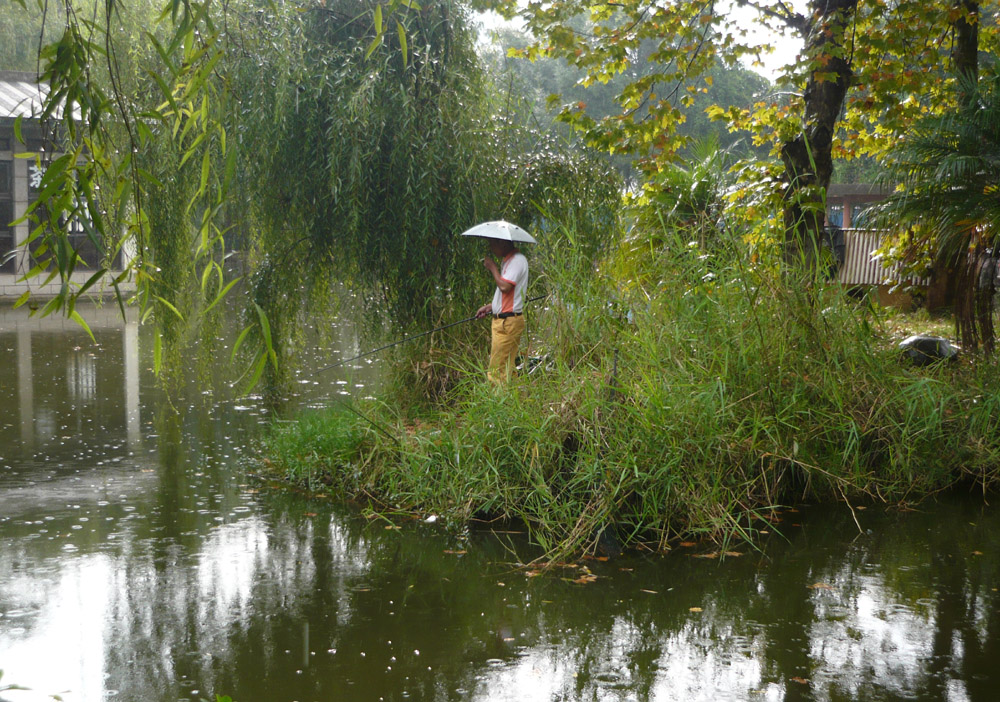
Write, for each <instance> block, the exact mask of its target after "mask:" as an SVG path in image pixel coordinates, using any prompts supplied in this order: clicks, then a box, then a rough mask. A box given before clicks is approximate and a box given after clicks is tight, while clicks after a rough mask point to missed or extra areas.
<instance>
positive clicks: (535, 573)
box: [524, 570, 542, 578]
mask: <svg viewBox="0 0 1000 702" xmlns="http://www.w3.org/2000/svg"><path fill="white" fill-rule="evenodd" d="M541 574H542V571H540V570H526V571H524V575H525V577H527V578H536V577H538V576H539V575H541Z"/></svg>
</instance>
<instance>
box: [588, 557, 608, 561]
mask: <svg viewBox="0 0 1000 702" xmlns="http://www.w3.org/2000/svg"><path fill="white" fill-rule="evenodd" d="M583 560H585V561H602V562H603V561H606V560H608V557H607V556H584V557H583Z"/></svg>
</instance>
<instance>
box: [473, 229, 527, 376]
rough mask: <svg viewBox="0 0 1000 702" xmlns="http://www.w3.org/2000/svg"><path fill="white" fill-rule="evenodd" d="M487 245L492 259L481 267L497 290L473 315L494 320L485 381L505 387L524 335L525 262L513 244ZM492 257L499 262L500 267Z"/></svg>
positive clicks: (490, 240) (492, 242) (500, 241)
mask: <svg viewBox="0 0 1000 702" xmlns="http://www.w3.org/2000/svg"><path fill="white" fill-rule="evenodd" d="M504 224H506V223H504ZM509 226H510V227H513V226H514V225H509ZM518 229H520V228H518ZM521 231H523V230H521ZM525 235H526V236H527V233H525ZM486 244H487V246H488V247H489V250H490V253H491V254H492V256H486V257H485V258H484V259H483V266H485V267H486V270H488V271H489V272H490V275H492V276H493V281H494V282H495V283H496V285H497V289H496V292H494V293H493V301H492V302H489V303H487V304H485V305H483V306H482V307H480V308H479V309H478V310H477V311H476V319H482V318H483V317H486V316H489V315H492V316H493V323H492V329H491V332H492V334H491V339H492V343H491V347H490V365H489V370H488V372H487V377H488V378H489V379H490V381H491V382H493V383H504V382H506V381H507V380H508V379H509V378H510V375H511V372H512V371H513V369H514V361H515V359H516V358H517V347H518V344H519V343H520V341H521V335H522V334H523V333H524V316H523V315H524V292H525V290H526V289H527V287H528V259H527V258H525V256H524V254H522V253H521V252H520V250H518V248H517V247H516V246H514V243H513V241H509V240H505V239H495V238H487V239H486ZM494 257H495V258H497V259H499V260H500V265H499V266H498V265H497V263H496V261H495V260H494Z"/></svg>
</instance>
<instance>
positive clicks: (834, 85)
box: [480, 0, 997, 264]
mask: <svg viewBox="0 0 1000 702" xmlns="http://www.w3.org/2000/svg"><path fill="white" fill-rule="evenodd" d="M480 4H481V5H483V6H488V7H491V8H492V9H496V10H498V11H500V12H502V13H505V14H506V15H507V16H513V15H515V14H517V15H519V16H520V17H521V18H522V19H523V21H524V22H525V24H526V26H527V28H528V29H529V30H530V31H531V32H533V34H534V35H535V37H536V38H537V39H538V40H537V41H536V43H535V44H534V45H532V46H531V47H528V48H527V49H525V50H524V51H523V52H522V55H524V56H525V57H527V58H529V59H531V58H536V57H538V56H551V57H558V58H562V59H563V60H565V61H567V62H569V63H570V64H573V65H575V66H576V67H578V68H581V69H583V70H585V71H586V72H587V77H586V78H585V80H584V82H585V83H587V84H592V83H594V82H602V83H607V82H608V81H610V80H611V79H612V78H614V77H615V76H618V75H620V74H622V73H626V72H627V71H629V70H630V68H631V67H632V66H633V64H634V62H635V61H637V60H640V56H641V57H642V60H645V61H647V62H649V63H651V64H653V65H654V67H655V68H654V70H644V71H638V72H637V75H639V77H637V78H635V79H634V80H631V81H629V82H628V83H627V84H626V85H625V87H624V88H623V89H622V91H621V92H620V94H619V95H618V98H617V99H618V105H619V108H620V109H619V111H618V112H617V113H616V114H614V115H610V116H607V117H604V118H602V119H595V118H594V117H592V116H591V115H589V114H588V112H587V109H586V105H585V104H584V103H583V102H582V101H578V102H576V103H572V104H566V105H564V106H563V108H562V111H561V113H560V119H562V120H563V121H566V122H569V123H571V124H573V125H574V126H576V127H577V128H578V129H580V130H581V131H582V132H583V133H584V134H585V136H586V139H587V141H588V142H589V143H590V144H591V145H593V146H597V147H601V148H604V149H605V150H607V151H610V152H612V153H615V152H628V153H635V154H638V155H639V156H640V159H641V164H642V167H643V168H644V169H645V171H646V172H647V173H649V174H653V173H657V172H662V170H663V169H664V168H665V167H666V165H667V164H668V163H669V162H670V161H671V160H672V158H673V157H674V154H675V153H676V152H677V150H678V149H679V148H680V147H681V146H682V145H683V138H682V137H681V136H679V134H678V130H677V128H678V125H679V124H681V122H682V121H683V119H684V115H683V111H682V108H683V107H685V106H688V105H690V104H692V103H693V101H694V96H695V95H697V94H698V93H700V92H704V91H705V89H706V88H707V85H706V80H710V78H709V77H708V74H709V72H710V70H711V69H712V68H713V67H714V66H716V65H719V64H722V65H727V66H734V65H736V64H737V62H739V61H741V60H743V61H747V60H754V59H755V58H756V59H759V57H760V54H761V52H765V51H768V50H769V48H770V47H768V46H767V45H766V44H761V43H760V42H759V41H758V40H756V39H755V36H759V34H755V33H754V32H753V31H751V30H752V29H757V30H768V31H771V32H776V33H778V35H780V36H784V37H786V39H787V40H798V41H800V42H801V46H802V50H801V52H800V53H799V55H798V57H797V59H796V60H795V61H794V62H793V63H791V64H790V65H788V66H786V67H785V69H784V72H783V74H782V75H781V76H780V77H779V78H778V79H777V81H776V85H775V90H774V91H773V92H772V93H771V94H770V95H769V96H767V97H765V98H763V99H761V100H760V101H758V102H757V103H755V104H754V105H750V106H747V105H716V106H713V107H712V108H710V110H709V111H710V114H711V115H712V116H713V117H714V118H716V119H720V120H724V121H726V122H727V123H728V125H729V127H730V128H731V129H734V130H746V131H748V132H750V133H751V134H752V135H753V139H754V141H755V142H756V143H757V144H769V145H770V146H771V154H772V156H773V157H774V158H775V160H776V161H779V163H772V164H769V165H767V166H763V165H758V166H757V167H756V168H747V169H745V171H744V173H745V175H744V178H746V179H755V180H756V181H757V185H758V186H760V184H761V183H766V184H768V187H769V188H770V195H771V196H772V197H773V198H775V200H776V201H778V202H780V205H781V209H782V212H783V222H782V225H783V226H782V227H781V229H782V235H783V240H784V245H785V260H786V261H804V262H806V263H807V264H808V263H812V262H814V261H815V260H816V253H817V242H818V236H817V235H818V234H819V231H820V229H821V228H822V226H823V220H824V214H823V211H824V207H823V203H824V199H825V191H826V187H827V186H828V185H829V183H830V178H831V175H832V173H833V159H834V157H839V158H843V159H851V158H854V157H856V156H862V155H865V156H876V157H878V156H880V155H882V154H883V153H884V152H885V150H886V149H887V148H888V147H889V146H891V144H892V143H894V140H895V138H896V137H897V136H898V135H899V134H901V133H904V132H905V130H906V128H907V126H908V125H909V124H910V123H911V122H912V121H913V120H914V119H916V118H917V117H920V116H921V115H926V114H928V113H932V112H935V111H942V110H946V109H948V108H949V107H950V106H952V105H954V104H955V99H956V97H955V89H954V85H955V77H956V76H957V75H959V74H963V73H965V74H967V73H969V72H970V71H972V70H978V67H977V58H978V51H979V49H980V48H984V49H986V50H987V51H991V50H992V49H993V48H994V47H995V45H996V36H997V33H996V26H995V22H982V21H981V18H982V17H992V16H993V14H995V12H996V1H995V0H987V2H984V3H977V2H974V1H972V0H946V1H945V2H937V3H927V2H923V1H919V0H808V2H806V3H805V6H804V10H802V11H799V10H798V9H796V8H795V7H793V6H792V5H791V4H788V3H786V2H783V1H781V0H760V1H756V0H735V2H734V3H733V4H732V5H730V4H726V5H723V4H722V3H718V2H714V1H712V0H656V1H651V0H620V1H618V2H605V3H592V2H584V1H583V0H551V1H549V2H539V1H537V0H536V1H533V2H529V3H528V4H527V5H525V6H523V7H521V6H518V5H517V4H516V3H514V2H512V1H511V0H480ZM734 7H736V8H739V9H740V10H741V11H742V12H744V13H746V15H747V16H748V17H749V18H750V19H749V20H748V21H744V22H743V23H742V25H741V24H737V23H736V21H734V19H733V16H732V12H731V11H732V10H733V9H734ZM580 14H586V15H587V16H588V17H589V19H590V21H591V22H592V23H593V29H592V31H590V32H586V33H585V32H580V31H576V30H574V29H573V25H572V20H573V19H574V18H575V17H576V16H578V15H580ZM649 42H653V43H654V44H655V50H654V51H652V52H648V51H644V52H642V53H641V54H640V52H639V47H640V45H642V44H646V45H648V43H649ZM758 190H759V187H758Z"/></svg>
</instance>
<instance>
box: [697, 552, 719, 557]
mask: <svg viewBox="0 0 1000 702" xmlns="http://www.w3.org/2000/svg"><path fill="white" fill-rule="evenodd" d="M691 557H692V558H718V557H719V553H718V551H716V552H715V553H692V554H691Z"/></svg>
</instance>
